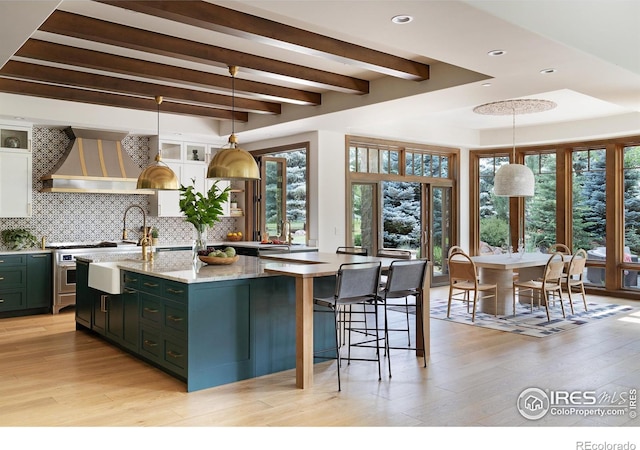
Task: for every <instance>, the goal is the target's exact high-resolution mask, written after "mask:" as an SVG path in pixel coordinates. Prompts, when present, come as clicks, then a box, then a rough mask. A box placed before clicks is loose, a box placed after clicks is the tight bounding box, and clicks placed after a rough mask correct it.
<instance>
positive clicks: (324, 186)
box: [242, 131, 346, 252]
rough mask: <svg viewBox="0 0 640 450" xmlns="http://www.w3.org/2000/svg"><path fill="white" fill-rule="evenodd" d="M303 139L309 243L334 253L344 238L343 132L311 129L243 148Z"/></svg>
mask: <svg viewBox="0 0 640 450" xmlns="http://www.w3.org/2000/svg"><path fill="white" fill-rule="evenodd" d="M303 142H309V155H308V158H309V185H310V186H311V189H310V193H309V207H308V210H309V217H308V220H307V226H308V229H307V233H308V239H309V244H310V245H313V246H318V248H319V250H320V251H321V252H334V251H335V249H336V248H337V247H339V246H341V245H345V241H346V230H345V226H346V215H345V159H344V158H345V149H344V145H345V135H344V134H342V133H334V132H328V131H313V132H309V133H302V134H296V135H293V136H287V137H284V138H278V139H270V140H266V141H261V142H252V143H250V144H247V145H244V144H243V145H242V147H243V148H244V149H245V150H249V151H251V150H258V149H264V148H272V147H279V146H283V145H290V144H297V143H303ZM316 186H317V188H316Z"/></svg>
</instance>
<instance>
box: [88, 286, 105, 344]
mask: <svg viewBox="0 0 640 450" xmlns="http://www.w3.org/2000/svg"><path fill="white" fill-rule="evenodd" d="M89 297H90V298H92V299H93V321H92V322H91V329H92V330H93V331H95V332H97V333H100V334H102V335H105V334H107V302H108V297H109V294H106V293H104V292H100V291H98V290H96V289H93V288H89Z"/></svg>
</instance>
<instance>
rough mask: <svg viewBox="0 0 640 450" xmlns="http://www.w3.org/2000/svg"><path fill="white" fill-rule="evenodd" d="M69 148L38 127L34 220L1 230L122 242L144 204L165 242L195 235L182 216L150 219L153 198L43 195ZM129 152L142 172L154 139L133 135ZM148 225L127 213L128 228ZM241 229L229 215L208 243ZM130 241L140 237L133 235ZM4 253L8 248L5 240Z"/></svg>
mask: <svg viewBox="0 0 640 450" xmlns="http://www.w3.org/2000/svg"><path fill="white" fill-rule="evenodd" d="M68 144H69V138H68V137H67V135H66V134H65V133H64V131H63V130H61V129H56V128H43V127H34V128H33V135H32V146H31V148H32V153H33V180H32V182H33V205H32V211H33V214H32V217H31V218H8V219H7V218H0V230H4V229H7V228H27V229H29V230H31V232H32V233H33V234H34V235H35V236H36V237H37V238H38V240H40V238H42V237H43V236H44V237H45V238H46V241H47V242H71V241H81V242H94V241H103V240H104V241H117V240H120V239H121V237H122V225H123V224H122V219H123V215H124V212H125V210H126V209H127V208H128V207H129V206H130V205H139V206H141V207H142V208H143V209H144V210H145V212H146V213H147V225H148V226H155V227H157V228H158V230H159V232H160V242H161V243H164V244H184V243H186V242H191V241H192V240H193V238H194V237H195V229H194V227H193V225H191V224H190V223H188V222H186V221H184V219H182V218H179V217H155V216H151V217H150V216H149V201H148V196H147V195H135V194H134V195H121V194H90V193H82V194H75V193H58V192H40V189H41V188H42V182H41V181H40V177H42V176H43V175H46V174H48V173H50V172H51V170H52V169H53V167H54V166H55V165H56V163H57V162H58V160H59V159H60V158H61V157H62V155H63V154H64V152H65V149H66V148H67V145H68ZM122 145H123V148H124V149H125V150H126V151H127V153H128V154H129V155H130V156H131V158H132V159H133V161H134V162H136V163H137V164H138V165H139V166H140V167H141V168H142V167H143V166H145V165H146V164H147V163H148V155H149V138H148V137H144V136H127V137H126V138H124V139H123V140H122ZM141 226H142V214H141V213H140V210H139V209H137V208H134V209H132V210H131V211H129V213H128V214H127V228H129V229H136V230H137V229H138V228H139V227H141ZM235 227H236V219H235V218H232V217H223V218H222V219H221V220H220V222H218V223H217V224H216V225H215V226H214V227H213V228H211V229H210V230H209V233H208V236H207V238H208V240H210V241H213V240H220V239H223V238H224V237H225V236H226V234H227V232H229V231H233V230H234V229H235ZM129 237H130V238H133V237H134V235H132V234H131V233H129ZM0 249H2V250H6V249H7V247H6V245H5V244H4V242H2V243H1V245H0Z"/></svg>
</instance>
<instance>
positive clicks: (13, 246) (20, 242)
mask: <svg viewBox="0 0 640 450" xmlns="http://www.w3.org/2000/svg"><path fill="white" fill-rule="evenodd" d="M2 240H3V241H4V243H5V244H7V246H8V247H9V249H10V250H23V249H25V248H33V247H35V246H37V245H38V240H37V239H36V237H35V236H34V235H33V234H32V233H31V231H29V230H27V229H26V228H15V229H13V230H2Z"/></svg>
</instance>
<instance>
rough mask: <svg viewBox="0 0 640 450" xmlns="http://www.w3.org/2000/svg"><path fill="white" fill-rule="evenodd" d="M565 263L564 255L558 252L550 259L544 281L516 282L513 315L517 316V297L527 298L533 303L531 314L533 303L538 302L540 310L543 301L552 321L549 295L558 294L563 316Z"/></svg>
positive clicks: (548, 316)
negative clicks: (535, 300)
mask: <svg viewBox="0 0 640 450" xmlns="http://www.w3.org/2000/svg"><path fill="white" fill-rule="evenodd" d="M564 267H565V261H564V257H563V255H562V253H560V252H556V253H554V254H552V255H551V256H550V257H549V260H548V261H547V263H546V265H545V267H544V272H543V276H542V279H538V280H527V281H514V282H513V315H514V316H515V315H516V296H517V297H518V298H522V297H526V298H529V299H530V301H531V312H532V313H533V301H534V299H537V300H538V308H539V307H540V305H541V299H542V301H544V307H545V309H546V311H547V320H551V317H550V315H549V301H550V298H549V294H554V295H555V294H556V293H557V294H558V297H559V298H560V306H561V307H562V316H563V317H566V316H565V313H564V304H563V302H562V277H563V273H564Z"/></svg>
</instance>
